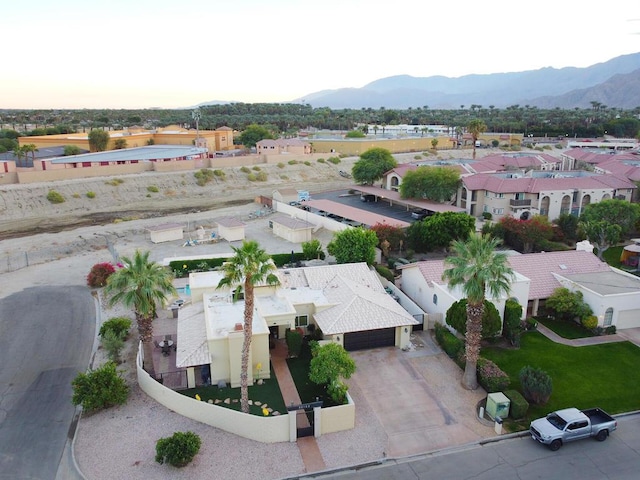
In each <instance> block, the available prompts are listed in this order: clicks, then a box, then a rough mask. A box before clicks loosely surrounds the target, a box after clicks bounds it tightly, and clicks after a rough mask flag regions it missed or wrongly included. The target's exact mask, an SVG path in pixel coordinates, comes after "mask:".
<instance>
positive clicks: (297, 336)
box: [285, 329, 302, 357]
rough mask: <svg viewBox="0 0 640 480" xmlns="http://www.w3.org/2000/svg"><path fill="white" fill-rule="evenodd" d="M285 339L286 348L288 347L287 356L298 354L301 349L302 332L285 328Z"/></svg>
mask: <svg viewBox="0 0 640 480" xmlns="http://www.w3.org/2000/svg"><path fill="white" fill-rule="evenodd" d="M285 339H286V341H287V348H288V349H289V356H290V357H298V356H300V351H301V350H302V332H301V331H299V330H298V329H296V330H287V331H286V332H285Z"/></svg>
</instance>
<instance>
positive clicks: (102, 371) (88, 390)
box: [71, 362, 129, 411]
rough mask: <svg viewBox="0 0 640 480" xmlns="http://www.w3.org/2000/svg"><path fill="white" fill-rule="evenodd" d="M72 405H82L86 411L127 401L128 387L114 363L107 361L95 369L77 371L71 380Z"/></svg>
mask: <svg viewBox="0 0 640 480" xmlns="http://www.w3.org/2000/svg"><path fill="white" fill-rule="evenodd" d="M71 385H72V387H73V397H72V398H71V402H72V403H73V404H74V405H82V408H84V409H85V410H86V411H94V410H100V409H103V408H108V407H111V406H113V405H122V404H123V403H125V402H126V401H127V395H128V394H129V387H127V384H126V382H125V381H124V378H122V377H121V376H120V374H119V373H118V372H117V371H116V364H115V363H113V362H107V363H105V364H104V365H103V366H101V367H100V368H98V369H96V370H89V372H88V373H79V374H78V375H77V376H76V378H74V379H73V382H71Z"/></svg>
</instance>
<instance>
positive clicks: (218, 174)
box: [213, 169, 227, 179]
mask: <svg viewBox="0 0 640 480" xmlns="http://www.w3.org/2000/svg"><path fill="white" fill-rule="evenodd" d="M213 174H214V175H215V176H216V177H218V178H222V179H224V178H225V177H226V175H227V174H226V173H224V172H223V171H222V170H220V169H215V170H214V171H213Z"/></svg>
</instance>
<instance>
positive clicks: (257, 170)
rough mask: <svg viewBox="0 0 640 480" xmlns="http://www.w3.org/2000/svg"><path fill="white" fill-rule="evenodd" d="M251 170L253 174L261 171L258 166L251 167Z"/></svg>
mask: <svg viewBox="0 0 640 480" xmlns="http://www.w3.org/2000/svg"><path fill="white" fill-rule="evenodd" d="M251 169H252V170H253V171H255V172H259V171H261V170H262V169H261V168H260V167H259V166H258V165H254V166H253V167H251Z"/></svg>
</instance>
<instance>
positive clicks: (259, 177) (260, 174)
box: [256, 172, 268, 182]
mask: <svg viewBox="0 0 640 480" xmlns="http://www.w3.org/2000/svg"><path fill="white" fill-rule="evenodd" d="M267 178H268V175H267V172H258V174H257V175H256V180H257V181H259V182H266V181H267Z"/></svg>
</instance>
